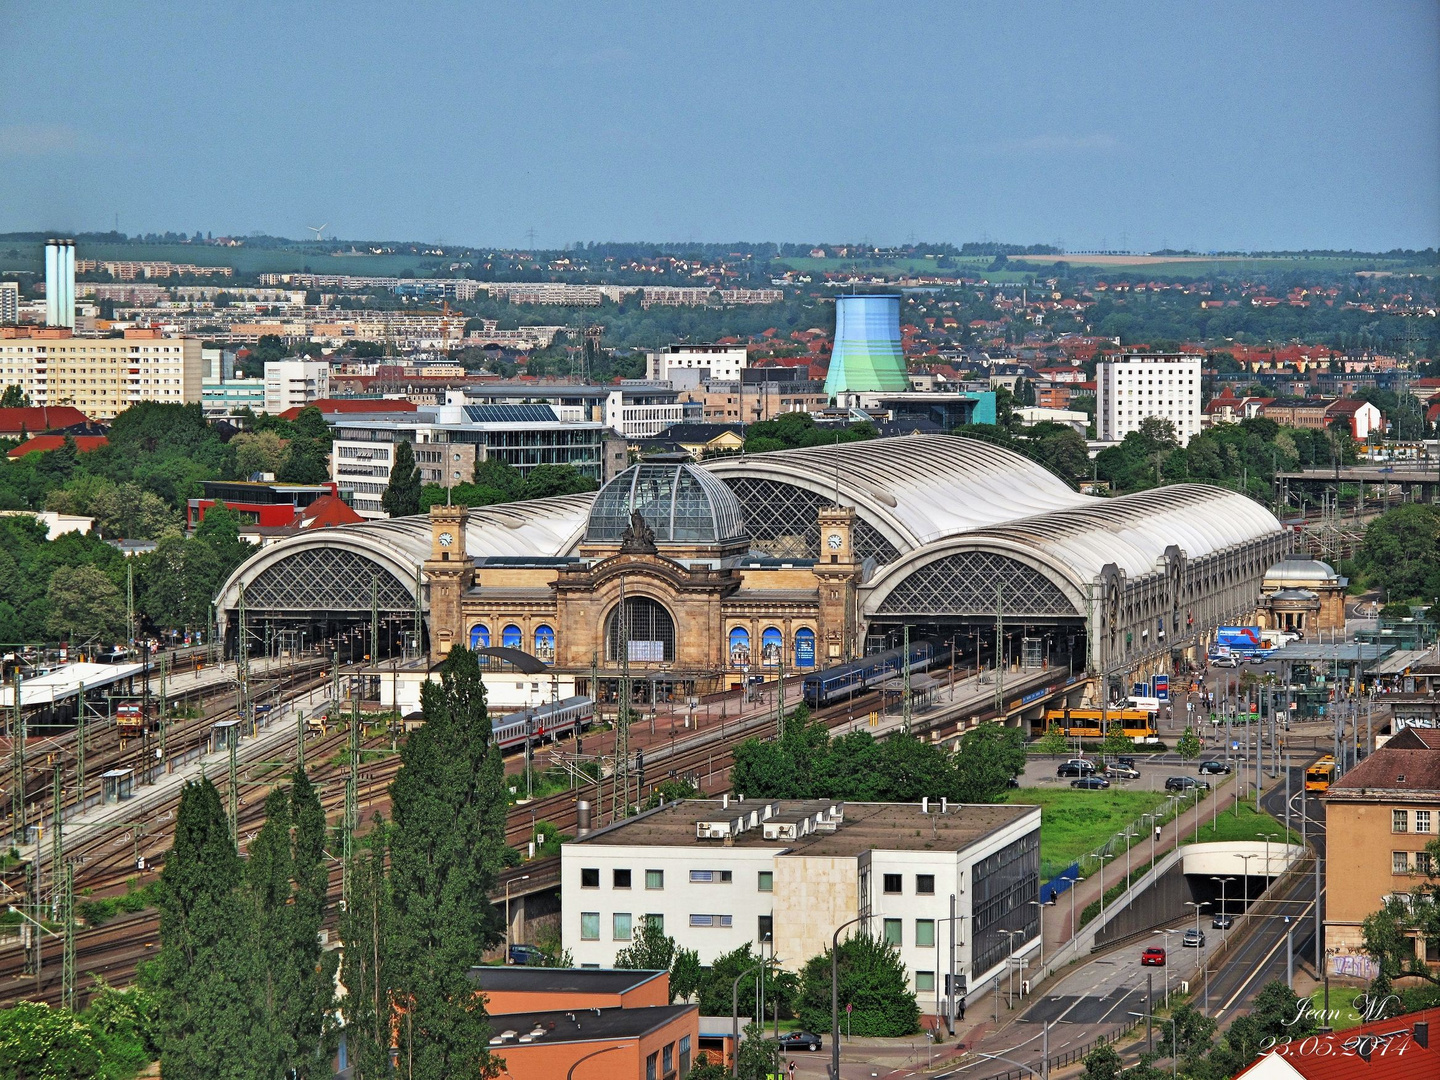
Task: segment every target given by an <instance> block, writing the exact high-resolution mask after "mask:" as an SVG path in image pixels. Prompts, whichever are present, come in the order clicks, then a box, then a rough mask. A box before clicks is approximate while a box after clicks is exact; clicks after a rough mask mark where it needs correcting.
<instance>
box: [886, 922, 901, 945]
mask: <svg viewBox="0 0 1440 1080" xmlns="http://www.w3.org/2000/svg"><path fill="white" fill-rule="evenodd" d="M903 940H904V936H903V931H902V930H901V929H900V920H899V919H886V920H885V944H886V945H899V944H901V943H902V942H903Z"/></svg>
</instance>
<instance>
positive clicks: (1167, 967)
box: [1155, 930, 1180, 1009]
mask: <svg viewBox="0 0 1440 1080" xmlns="http://www.w3.org/2000/svg"><path fill="white" fill-rule="evenodd" d="M1155 933H1157V934H1160V935H1162V936H1163V937H1164V938H1165V1007H1166V1008H1167V1009H1168V1008H1169V1007H1170V935H1171V934H1178V933H1180V931H1179V930H1156V931H1155Z"/></svg>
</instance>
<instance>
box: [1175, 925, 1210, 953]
mask: <svg viewBox="0 0 1440 1080" xmlns="http://www.w3.org/2000/svg"><path fill="white" fill-rule="evenodd" d="M1180 944H1181V945H1183V946H1185V948H1187V949H1199V948H1201V947H1203V946H1204V944H1205V931H1204V930H1193V929H1192V930H1186V931H1185V936H1184V937H1183V938H1181V939H1180Z"/></svg>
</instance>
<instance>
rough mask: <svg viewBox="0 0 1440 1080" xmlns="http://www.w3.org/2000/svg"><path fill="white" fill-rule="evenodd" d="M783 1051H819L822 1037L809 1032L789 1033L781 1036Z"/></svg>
mask: <svg viewBox="0 0 1440 1080" xmlns="http://www.w3.org/2000/svg"><path fill="white" fill-rule="evenodd" d="M780 1049H781V1050H819V1049H820V1036H819V1035H812V1034H810V1032H808V1031H789V1032H786V1033H785V1034H784V1035H781V1036H780Z"/></svg>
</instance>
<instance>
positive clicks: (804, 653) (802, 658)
mask: <svg viewBox="0 0 1440 1080" xmlns="http://www.w3.org/2000/svg"><path fill="white" fill-rule="evenodd" d="M795 666H796V667H797V668H813V667H814V666H815V631H814V630H806V629H801V630H796V631H795Z"/></svg>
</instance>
